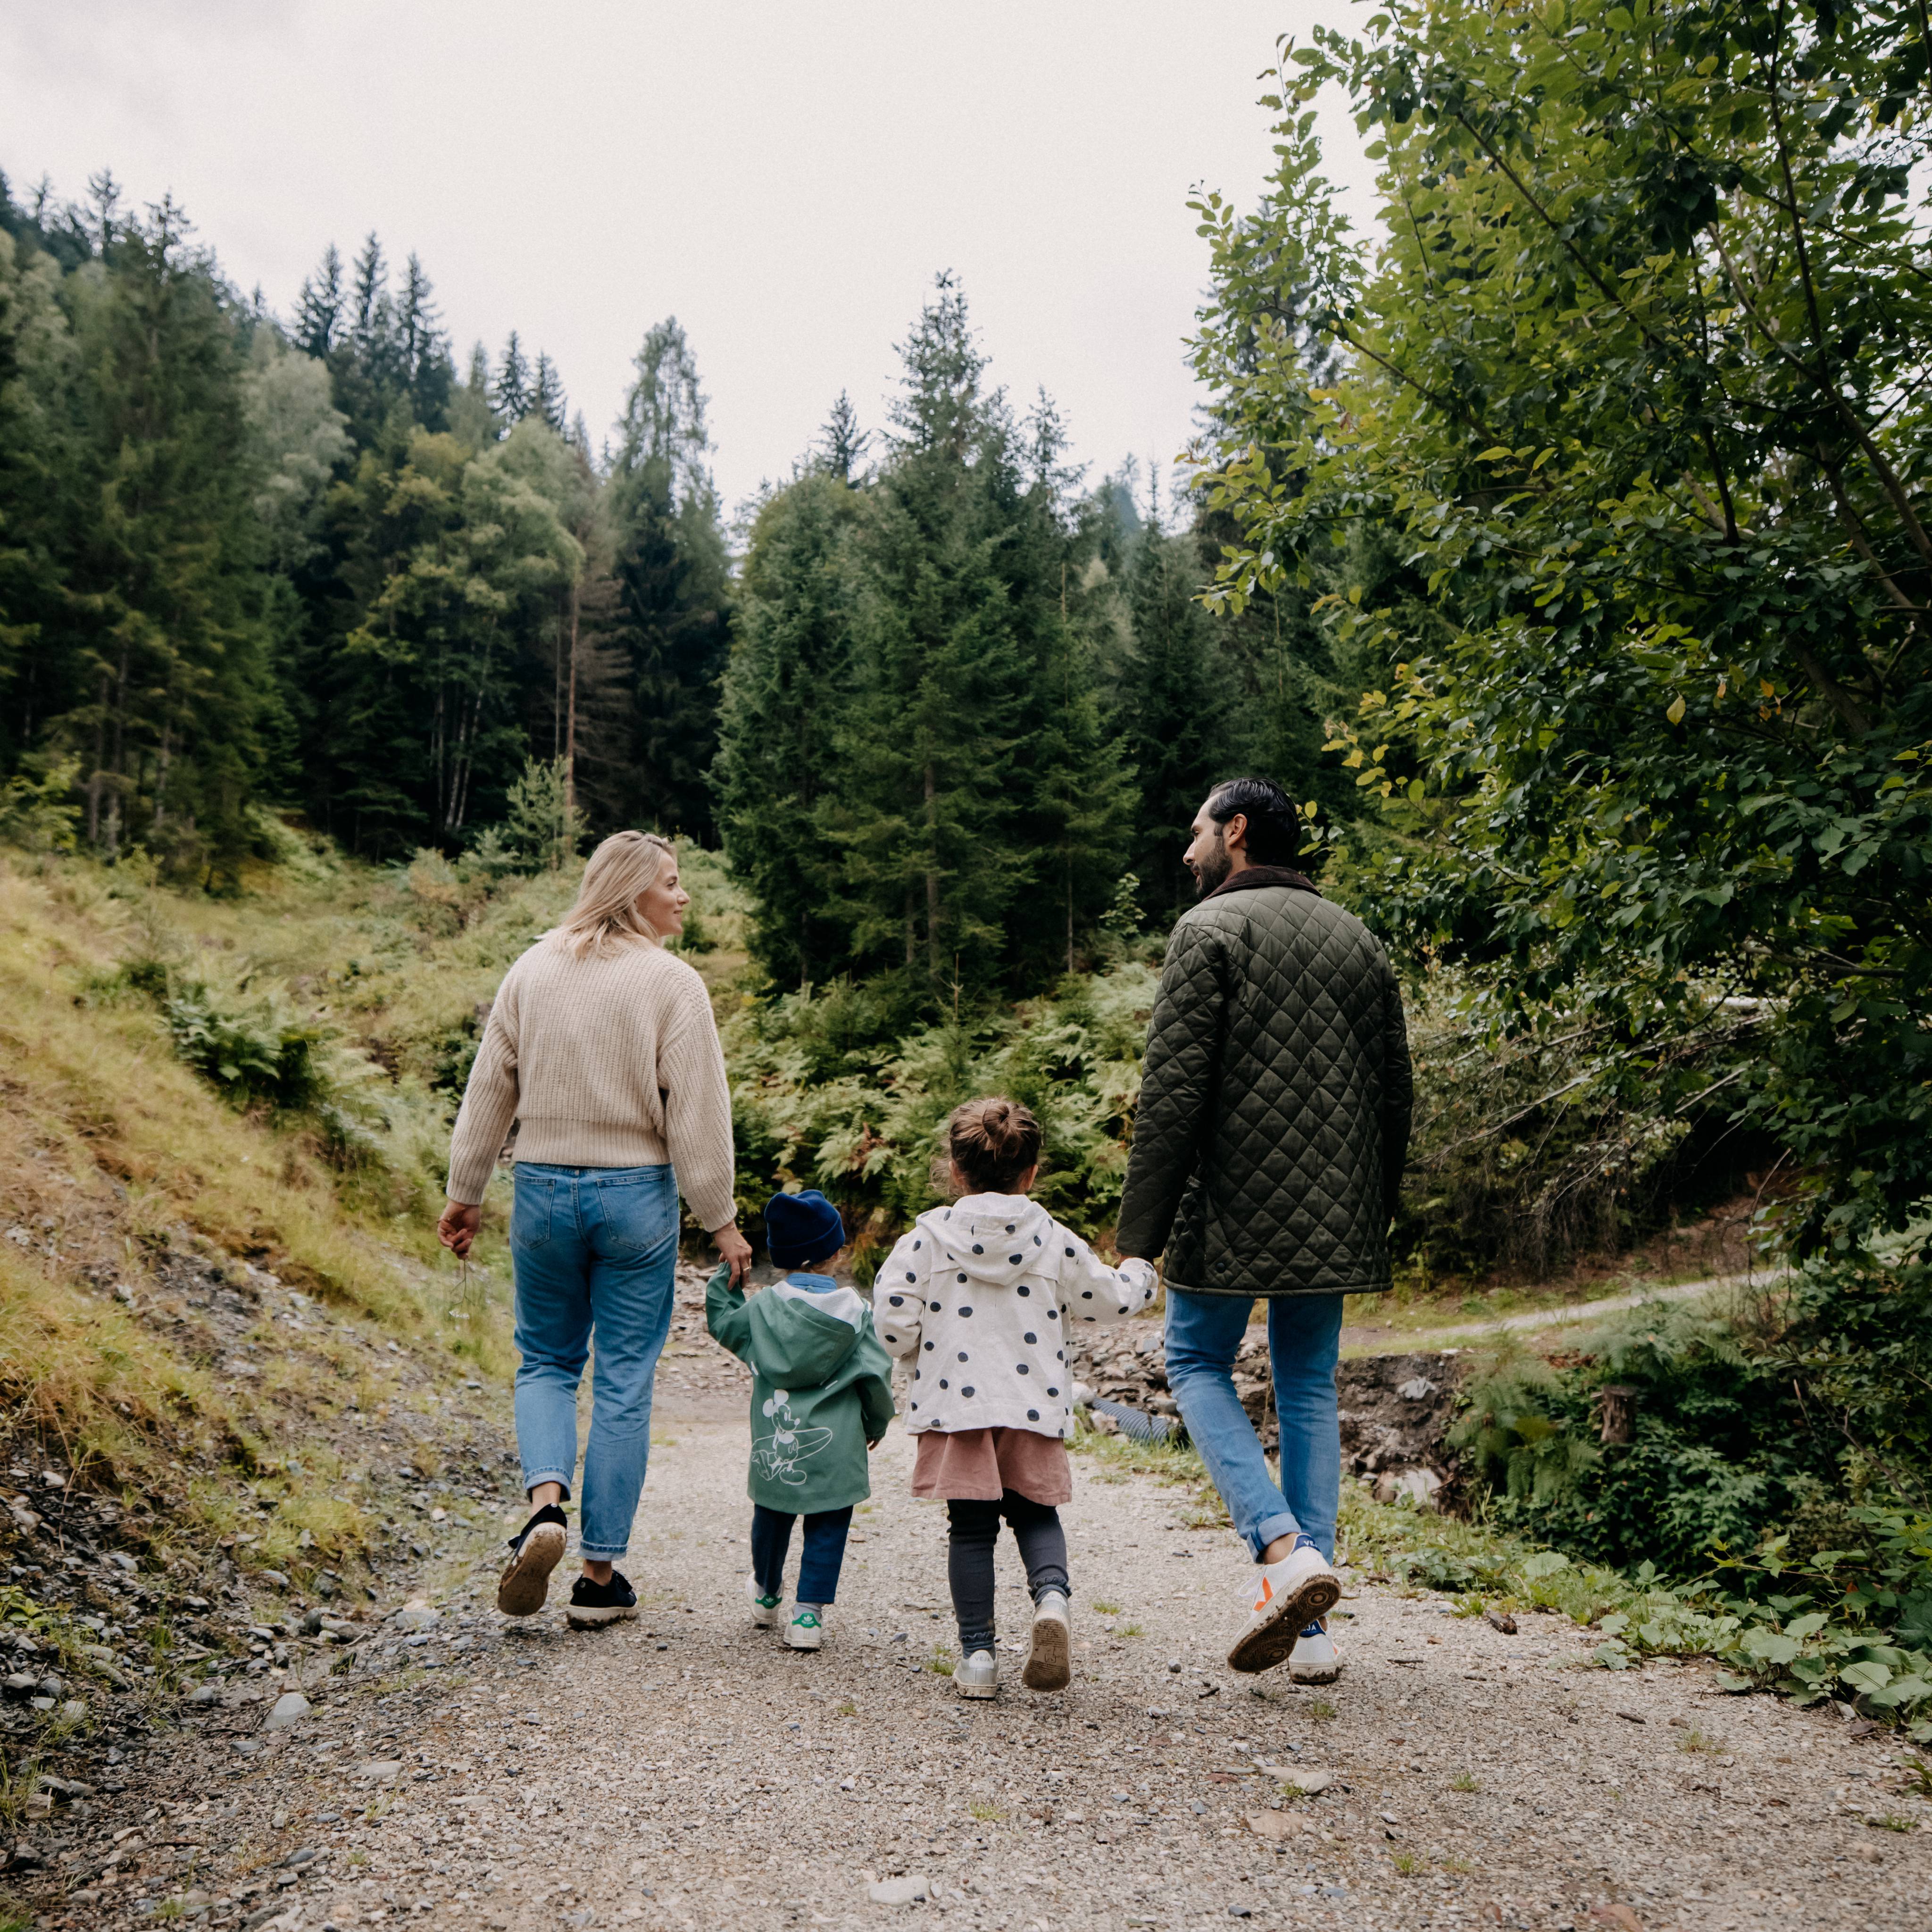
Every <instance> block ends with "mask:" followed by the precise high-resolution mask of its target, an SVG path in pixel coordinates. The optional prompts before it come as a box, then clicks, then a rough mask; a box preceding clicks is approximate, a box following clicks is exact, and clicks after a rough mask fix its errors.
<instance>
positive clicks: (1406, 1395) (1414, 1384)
mask: <svg viewBox="0 0 1932 1932" xmlns="http://www.w3.org/2000/svg"><path fill="white" fill-rule="evenodd" d="M1435 1393H1436V1385H1435V1384H1434V1383H1433V1382H1431V1381H1430V1379H1429V1378H1428V1377H1427V1376H1412V1377H1411V1378H1410V1379H1409V1380H1408V1381H1407V1382H1404V1383H1403V1385H1401V1387H1400V1388H1398V1389H1397V1391H1396V1394H1397V1395H1399V1396H1400V1397H1402V1399H1403V1401H1404V1402H1427V1400H1429V1398H1430V1397H1431V1396H1433V1394H1435Z"/></svg>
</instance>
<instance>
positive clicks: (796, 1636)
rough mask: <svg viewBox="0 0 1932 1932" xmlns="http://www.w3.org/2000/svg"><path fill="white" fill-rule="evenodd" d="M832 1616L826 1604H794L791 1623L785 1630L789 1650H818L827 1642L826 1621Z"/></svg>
mask: <svg viewBox="0 0 1932 1932" xmlns="http://www.w3.org/2000/svg"><path fill="white" fill-rule="evenodd" d="M829 1614H830V1611H829V1607H828V1606H826V1604H793V1605H792V1607H791V1622H790V1623H788V1624H787V1625H785V1628H784V1646H785V1648H786V1649H787V1650H817V1649H820V1647H821V1646H823V1643H824V1642H825V1619H826V1617H827V1616H829Z"/></svg>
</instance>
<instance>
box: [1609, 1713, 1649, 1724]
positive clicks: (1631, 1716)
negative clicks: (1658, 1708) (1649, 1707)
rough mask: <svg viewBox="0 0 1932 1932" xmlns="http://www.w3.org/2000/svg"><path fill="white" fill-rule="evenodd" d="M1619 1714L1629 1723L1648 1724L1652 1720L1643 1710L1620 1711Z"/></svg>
mask: <svg viewBox="0 0 1932 1932" xmlns="http://www.w3.org/2000/svg"><path fill="white" fill-rule="evenodd" d="M1617 1715H1618V1716H1619V1717H1620V1718H1622V1720H1623V1721H1624V1722H1625V1724H1649V1721H1650V1720H1649V1718H1646V1716H1645V1715H1643V1712H1641V1711H1619V1712H1618V1713H1617Z"/></svg>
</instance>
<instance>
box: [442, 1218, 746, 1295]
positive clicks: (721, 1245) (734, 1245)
mask: <svg viewBox="0 0 1932 1932" xmlns="http://www.w3.org/2000/svg"><path fill="white" fill-rule="evenodd" d="M446 1218H447V1217H446ZM711 1238H712V1240H713V1241H715V1242H716V1243H717V1244H718V1259H719V1260H720V1261H721V1262H724V1265H726V1266H727V1268H730V1271H731V1286H733V1288H742V1286H744V1283H745V1270H746V1269H748V1268H749V1267H750V1266H751V1243H750V1242H749V1241H746V1240H745V1238H744V1236H743V1235H741V1234H739V1232H738V1224H737V1223H736V1222H735V1221H727V1223H725V1224H724V1226H723V1227H721V1228H714V1229H712V1231H711Z"/></svg>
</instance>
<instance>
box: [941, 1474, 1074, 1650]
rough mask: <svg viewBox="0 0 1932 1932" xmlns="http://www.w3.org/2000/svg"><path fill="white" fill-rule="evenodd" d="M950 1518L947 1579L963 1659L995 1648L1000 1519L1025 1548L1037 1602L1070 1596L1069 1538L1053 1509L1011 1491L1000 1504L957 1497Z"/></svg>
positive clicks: (950, 1506)
mask: <svg viewBox="0 0 1932 1932" xmlns="http://www.w3.org/2000/svg"><path fill="white" fill-rule="evenodd" d="M946 1515H947V1521H948V1523H950V1526H951V1529H952V1532H953V1538H952V1544H951V1547H950V1549H949V1550H948V1551H947V1560H946V1575H947V1582H949V1583H950V1584H951V1585H952V1586H953V1615H954V1616H956V1617H957V1618H958V1619H959V1648H960V1650H961V1652H962V1654H963V1655H966V1656H968V1657H971V1655H973V1653H974V1652H975V1651H976V1650H991V1649H992V1647H993V1546H994V1544H996V1543H997V1542H998V1541H999V1540H1000V1519H1001V1517H1005V1518H1006V1520H1007V1523H1009V1524H1010V1525H1011V1526H1012V1529H1013V1541H1015V1542H1016V1543H1017V1544H1019V1547H1020V1561H1021V1562H1022V1563H1024V1564H1025V1565H1026V1573H1027V1589H1028V1591H1029V1592H1031V1594H1032V1596H1033V1598H1034V1601H1035V1602H1036V1603H1037V1602H1038V1601H1040V1592H1042V1591H1043V1590H1058V1591H1059V1592H1060V1593H1061V1595H1063V1596H1064V1595H1067V1592H1068V1586H1067V1532H1066V1531H1064V1529H1061V1526H1060V1512H1059V1511H1058V1510H1057V1509H1055V1508H1054V1507H1053V1506H1052V1504H1050V1503H1037V1502H1034V1500H1033V1499H1032V1498H1031V1496H1022V1495H1021V1494H1020V1493H1019V1490H1007V1491H1005V1492H1004V1494H1002V1495H1001V1498H1000V1499H999V1501H998V1502H982V1501H980V1499H978V1498H977V1497H962V1496H955V1497H953V1498H952V1499H950V1500H949V1501H948V1502H947V1505H946Z"/></svg>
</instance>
